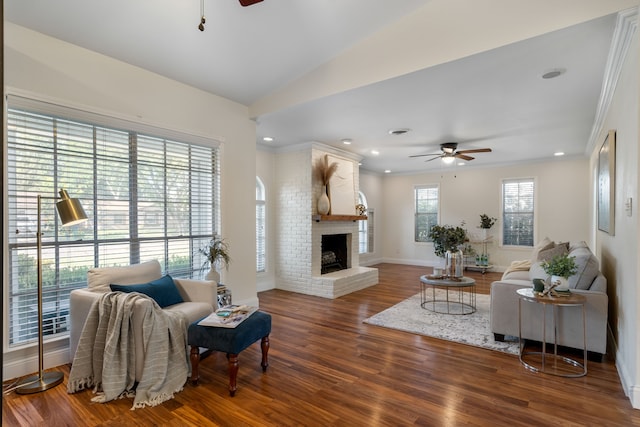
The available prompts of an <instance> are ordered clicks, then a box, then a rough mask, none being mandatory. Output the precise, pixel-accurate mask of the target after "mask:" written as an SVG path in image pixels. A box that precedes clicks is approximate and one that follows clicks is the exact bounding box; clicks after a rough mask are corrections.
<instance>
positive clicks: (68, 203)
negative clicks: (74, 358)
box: [16, 189, 87, 394]
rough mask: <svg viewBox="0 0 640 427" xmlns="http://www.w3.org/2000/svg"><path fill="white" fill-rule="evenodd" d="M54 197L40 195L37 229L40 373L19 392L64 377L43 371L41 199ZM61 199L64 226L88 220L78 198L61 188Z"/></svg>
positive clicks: (38, 388) (36, 389)
mask: <svg viewBox="0 0 640 427" xmlns="http://www.w3.org/2000/svg"><path fill="white" fill-rule="evenodd" d="M42 199H52V200H57V198H56V197H42V196H40V195H38V228H37V231H36V242H37V243H36V244H37V251H38V363H39V370H38V375H32V376H30V377H27V378H25V379H23V380H22V381H20V383H18V385H17V388H16V393H18V394H31V393H38V392H41V391H45V390H49V389H50V388H53V387H55V386H57V385H58V384H60V383H61V382H62V380H63V378H64V374H63V373H62V372H43V371H44V346H43V343H42V341H43V338H42V230H41V228H40V227H41V225H40V222H41V221H40V216H41V200H42ZM60 199H61V200H60V201H59V202H57V203H56V210H57V211H58V215H59V216H60V222H62V225H63V226H70V225H74V224H78V223H80V222H84V221H86V220H87V214H86V213H85V212H84V209H83V208H82V204H80V201H79V200H78V199H71V198H69V194H68V193H67V192H66V191H65V190H63V189H61V190H60Z"/></svg>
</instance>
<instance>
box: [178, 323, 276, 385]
mask: <svg viewBox="0 0 640 427" xmlns="http://www.w3.org/2000/svg"><path fill="white" fill-rule="evenodd" d="M270 333H271V315H270V314H267V313H263V312H261V311H256V312H255V313H253V314H252V315H251V316H249V317H248V318H247V319H246V320H245V321H243V322H242V323H241V324H239V325H238V326H236V327H235V328H218V327H213V326H200V325H198V322H194V323H192V324H191V325H189V330H188V343H189V345H190V346H191V383H192V384H193V385H197V384H198V379H199V375H198V365H199V363H200V347H202V348H206V349H208V350H213V351H220V352H223V353H227V359H228V360H229V394H230V395H231V396H234V395H235V394H236V388H237V387H236V378H237V376H238V354H239V353H240V352H241V351H242V350H244V349H245V348H247V347H249V346H250V345H251V344H253V343H254V342H256V341H258V340H261V342H260V347H261V349H262V363H261V366H262V372H266V371H267V367H268V366H269V360H268V353H269V334H270Z"/></svg>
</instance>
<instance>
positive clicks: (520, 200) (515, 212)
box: [502, 178, 535, 246]
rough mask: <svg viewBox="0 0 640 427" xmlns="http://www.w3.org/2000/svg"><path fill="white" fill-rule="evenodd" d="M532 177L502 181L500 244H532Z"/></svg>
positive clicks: (533, 193) (533, 204)
mask: <svg viewBox="0 0 640 427" xmlns="http://www.w3.org/2000/svg"><path fill="white" fill-rule="evenodd" d="M534 208H535V182H534V180H533V178H525V179H506V180H504V181H503V182H502V244H503V245H512V246H533V235H534V233H533V232H534V229H533V226H534V214H535V210H534Z"/></svg>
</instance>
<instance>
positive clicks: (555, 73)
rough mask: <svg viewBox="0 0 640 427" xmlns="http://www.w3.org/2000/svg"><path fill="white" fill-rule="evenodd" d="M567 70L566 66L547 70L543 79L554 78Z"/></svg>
mask: <svg viewBox="0 0 640 427" xmlns="http://www.w3.org/2000/svg"><path fill="white" fill-rule="evenodd" d="M566 71H567V70H565V69H564V68H554V69H553V70H549V71H545V73H544V74H543V75H542V78H543V79H554V78H556V77H558V76H560V75H562V74H564V73H565V72H566Z"/></svg>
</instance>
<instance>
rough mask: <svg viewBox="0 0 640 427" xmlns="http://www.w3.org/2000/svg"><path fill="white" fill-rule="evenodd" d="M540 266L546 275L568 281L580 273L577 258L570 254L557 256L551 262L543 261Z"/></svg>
mask: <svg viewBox="0 0 640 427" xmlns="http://www.w3.org/2000/svg"><path fill="white" fill-rule="evenodd" d="M540 266H541V267H542V269H543V270H544V271H545V273H547V274H549V275H551V276H560V277H564V278H565V279H568V278H569V277H571V276H573V275H574V274H576V273H577V272H578V266H577V265H576V257H573V256H572V257H570V256H569V255H568V254H564V255H558V256H555V257H553V258H552V259H551V261H542V263H540Z"/></svg>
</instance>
